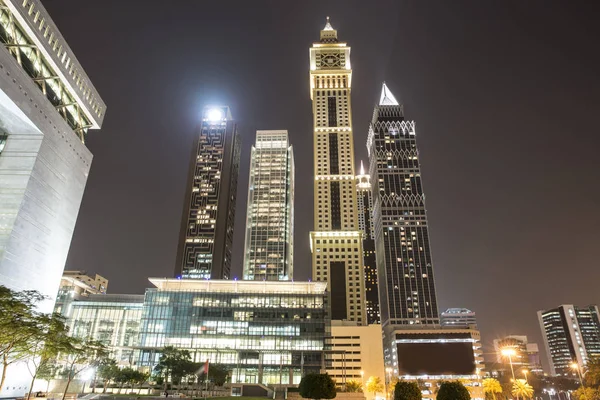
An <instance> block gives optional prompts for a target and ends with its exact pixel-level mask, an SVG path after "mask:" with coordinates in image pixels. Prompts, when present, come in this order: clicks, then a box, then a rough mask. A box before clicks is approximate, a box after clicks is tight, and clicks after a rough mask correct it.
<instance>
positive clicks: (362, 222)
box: [356, 161, 381, 324]
mask: <svg viewBox="0 0 600 400" xmlns="http://www.w3.org/2000/svg"><path fill="white" fill-rule="evenodd" d="M356 182H357V183H356V197H357V200H358V203H357V206H358V228H359V229H360V231H361V232H362V235H363V241H362V244H363V259H364V263H365V267H364V268H365V271H364V273H365V300H366V310H367V323H369V324H379V323H381V321H380V318H379V289H378V288H377V264H376V260H375V236H374V234H373V231H374V229H373V194H372V193H371V177H370V176H369V175H368V174H366V173H365V168H364V166H363V163H362V161H361V162H360V174H359V175H357V176H356Z"/></svg>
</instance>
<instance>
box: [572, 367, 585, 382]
mask: <svg viewBox="0 0 600 400" xmlns="http://www.w3.org/2000/svg"><path fill="white" fill-rule="evenodd" d="M571 368H572V369H574V370H575V371H577V375H579V382H580V384H581V387H585V385H584V384H583V375H581V368H579V364H578V363H576V362H574V363H573V364H571Z"/></svg>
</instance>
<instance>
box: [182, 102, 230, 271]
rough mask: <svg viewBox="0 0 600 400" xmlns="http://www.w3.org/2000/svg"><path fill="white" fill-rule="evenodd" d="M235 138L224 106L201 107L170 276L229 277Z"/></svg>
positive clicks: (228, 112)
mask: <svg viewBox="0 0 600 400" xmlns="http://www.w3.org/2000/svg"><path fill="white" fill-rule="evenodd" d="M239 164H240V138H239V135H238V133H237V125H236V123H235V121H233V119H232V117H231V112H230V111H229V108H228V107H206V108H205V109H204V113H203V118H202V124H201V125H200V132H199V133H198V137H197V139H196V143H195V144H194V147H193V148H192V159H191V165H190V172H189V178H188V187H187V192H186V195H185V203H184V207H183V215H182V222H181V233H180V237H179V248H178V253H177V259H176V266H175V276H177V277H180V278H182V279H230V278H231V256H232V250H233V226H234V221H235V201H236V194H237V181H238V173H239Z"/></svg>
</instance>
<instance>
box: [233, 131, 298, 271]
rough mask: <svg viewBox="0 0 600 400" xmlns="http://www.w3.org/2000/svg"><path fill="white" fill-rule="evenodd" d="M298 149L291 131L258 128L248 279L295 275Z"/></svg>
mask: <svg viewBox="0 0 600 400" xmlns="http://www.w3.org/2000/svg"><path fill="white" fill-rule="evenodd" d="M293 214H294V152H293V150H292V146H290V144H289V142H288V132H287V131H257V132H256V144H255V145H254V146H253V147H252V154H251V156H250V180H249V182H248V211H247V214H246V248H245V251H244V279H253V280H260V281H262V280H267V281H282V280H291V279H292V278H293V233H294V230H293V221H294V218H293Z"/></svg>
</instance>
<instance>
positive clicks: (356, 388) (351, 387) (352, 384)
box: [346, 380, 362, 393]
mask: <svg viewBox="0 0 600 400" xmlns="http://www.w3.org/2000/svg"><path fill="white" fill-rule="evenodd" d="M346 392H351V393H356V392H362V385H361V384H360V382H359V381H355V380H349V381H348V382H346Z"/></svg>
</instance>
